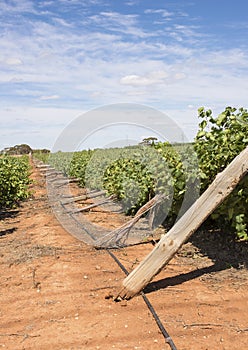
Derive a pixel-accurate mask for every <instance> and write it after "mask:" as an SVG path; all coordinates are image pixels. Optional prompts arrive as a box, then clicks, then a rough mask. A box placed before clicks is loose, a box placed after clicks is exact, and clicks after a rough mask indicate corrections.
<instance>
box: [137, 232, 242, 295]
mask: <svg viewBox="0 0 248 350" xmlns="http://www.w3.org/2000/svg"><path fill="white" fill-rule="evenodd" d="M188 243H190V244H189V245H188V246H187V248H186V247H182V248H181V250H180V251H179V252H178V256H179V257H180V256H183V257H187V256H188V257H192V256H193V255H194V254H199V255H201V256H206V257H208V258H209V259H211V260H212V262H213V263H212V264H211V265H210V266H206V267H201V268H197V266H196V269H195V270H194V271H191V272H187V273H182V274H180V275H177V276H173V277H168V278H165V279H162V280H159V281H156V282H152V283H150V284H149V285H148V286H147V287H146V288H145V290H144V292H145V293H151V292H154V291H157V290H159V289H164V288H166V287H168V286H176V285H180V284H182V283H184V282H187V281H190V280H193V279H195V278H199V277H201V276H204V275H207V274H211V273H214V272H220V271H223V270H228V269H230V268H235V269H243V268H244V269H247V268H248V242H236V241H235V240H234V239H233V236H230V235H228V234H226V233H225V232H223V231H222V232H221V231H220V230H216V229H209V228H208V229H206V227H204V226H203V227H202V228H201V229H200V230H198V231H197V232H196V233H195V234H194V235H193V236H192V237H191V238H190V240H189V242H188ZM246 271H247V270H246Z"/></svg>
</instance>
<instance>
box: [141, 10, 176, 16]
mask: <svg viewBox="0 0 248 350" xmlns="http://www.w3.org/2000/svg"><path fill="white" fill-rule="evenodd" d="M144 13H146V14H150V13H151V14H160V15H161V16H162V17H171V16H173V15H174V13H173V12H170V11H167V10H166V9H157V10H154V9H146V10H145V11H144Z"/></svg>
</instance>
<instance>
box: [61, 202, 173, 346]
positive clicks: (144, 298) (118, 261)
mask: <svg viewBox="0 0 248 350" xmlns="http://www.w3.org/2000/svg"><path fill="white" fill-rule="evenodd" d="M60 204H61V206H62V207H63V209H65V206H64V205H63V203H62V202H61V201H60ZM69 215H70V217H71V218H72V219H74V221H76V222H77V224H78V225H80V226H81V227H82V228H83V229H84V231H85V232H86V233H87V234H88V235H89V236H90V237H91V238H92V239H93V240H95V239H96V238H95V237H94V236H93V235H92V234H91V233H90V232H88V230H86V229H85V227H84V226H83V225H82V224H81V222H80V221H78V220H77V219H76V218H75V217H74V216H73V213H69ZM106 250H107V252H108V253H109V255H110V256H111V257H112V259H113V260H114V261H115V262H116V263H117V265H118V266H119V267H120V268H121V270H122V271H123V272H124V273H125V275H126V276H128V275H129V272H128V271H127V269H126V268H125V266H124V265H123V264H122V263H121V262H120V260H119V259H118V258H117V257H116V256H115V255H114V253H113V252H112V251H111V250H110V249H108V248H107V249H106ZM141 296H142V298H143V300H144V302H145V303H146V306H147V307H148V309H149V311H150V312H151V314H152V316H153V318H154V320H155V322H156V324H157V326H158V328H159V329H160V331H161V333H162V334H163V337H164V339H165V341H166V343H168V344H169V345H170V348H171V350H177V348H176V346H175V344H174V342H173V340H172V338H171V337H170V335H169V333H168V332H167V331H166V329H165V327H164V326H163V324H162V322H161V320H160V318H159V317H158V314H157V313H156V311H155V309H154V307H153V306H152V304H151V303H150V301H149V299H148V298H147V296H146V295H145V293H144V292H143V291H142V292H141Z"/></svg>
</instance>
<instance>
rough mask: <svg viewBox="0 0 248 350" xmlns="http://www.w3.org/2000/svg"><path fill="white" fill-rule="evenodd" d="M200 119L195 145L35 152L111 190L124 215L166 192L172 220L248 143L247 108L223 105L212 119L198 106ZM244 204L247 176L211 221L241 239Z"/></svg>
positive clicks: (247, 211) (247, 216) (247, 209)
mask: <svg viewBox="0 0 248 350" xmlns="http://www.w3.org/2000/svg"><path fill="white" fill-rule="evenodd" d="M199 118H200V119H201V121H200V124H199V131H198V133H197V136H196V138H195V142H194V143H193V144H185V145H177V144H175V145H170V144H169V143H167V142H165V143H162V142H158V143H154V142H153V143H151V144H150V145H148V146H144V145H138V146H132V147H126V148H114V149H103V150H102V149H97V150H93V151H92V150H89V151H81V152H74V153H63V152H58V153H53V154H50V155H48V154H45V155H44V154H39V155H37V157H38V158H39V159H40V160H42V161H44V162H49V163H50V164H52V165H53V166H54V167H55V168H56V169H58V170H60V171H62V172H63V174H64V175H66V176H71V177H76V178H78V179H79V180H80V186H82V187H87V188H89V189H99V190H106V191H107V193H108V194H109V195H114V196H115V197H116V198H117V199H118V200H119V201H121V203H122V205H123V208H124V211H125V212H126V214H131V215H133V214H135V213H136V212H137V210H139V208H140V207H141V206H142V205H144V204H145V203H146V202H147V201H148V200H150V199H151V198H152V197H154V195H155V194H157V193H162V194H164V196H165V198H166V200H165V202H164V203H163V206H162V207H161V208H160V211H161V213H164V215H162V217H163V216H164V217H165V216H166V223H167V224H169V225H171V224H173V222H174V221H175V219H176V218H177V217H178V215H181V214H183V212H185V211H186V210H187V209H188V207H189V206H190V205H191V204H192V202H193V201H194V200H195V199H196V198H197V196H198V195H199V194H201V193H202V192H203V191H204V190H205V189H206V188H207V187H208V186H209V185H210V183H211V182H212V181H213V179H214V178H215V176H216V175H217V174H218V173H219V172H220V171H222V170H223V169H224V168H225V167H226V166H227V165H228V164H229V163H230V162H231V161H232V160H233V159H234V158H235V156H237V155H238V154H239V153H240V152H241V151H242V150H243V149H244V148H245V147H246V145H248V113H247V111H246V110H245V109H240V110H236V109H234V108H231V107H227V108H226V109H225V111H224V112H223V113H221V114H220V115H219V116H218V117H216V118H214V117H213V116H212V112H211V110H204V109H203V108H200V109H199ZM182 204H183V208H182ZM247 204H248V177H247V176H246V177H245V178H244V179H243V180H242V181H241V183H240V184H239V185H238V187H237V188H236V189H235V190H234V192H233V193H232V194H231V195H230V196H229V197H228V198H227V199H226V200H225V202H224V203H223V204H222V205H221V206H220V207H219V208H218V209H217V210H216V211H215V212H214V213H213V214H212V215H211V219H210V220H212V222H215V223H216V224H217V225H219V226H220V227H222V228H228V231H231V232H234V233H235V234H236V236H237V238H238V239H239V240H248V235H247V224H248V205H247ZM167 208H169V211H168V209H167ZM167 211H168V213H167ZM158 216H159V214H158ZM230 228H231V229H230Z"/></svg>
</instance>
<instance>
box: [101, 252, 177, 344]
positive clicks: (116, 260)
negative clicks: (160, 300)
mask: <svg viewBox="0 0 248 350" xmlns="http://www.w3.org/2000/svg"><path fill="white" fill-rule="evenodd" d="M107 252H108V253H109V255H110V256H111V257H112V258H113V259H114V261H115V262H116V263H117V264H118V265H119V267H120V268H121V270H122V271H123V272H124V273H125V275H126V276H128V275H129V272H128V271H127V269H126V268H125V266H124V265H123V264H122V263H121V262H120V260H119V259H118V258H117V257H116V256H115V255H114V253H113V252H112V251H110V250H109V249H107ZM141 296H142V298H143V300H144V302H145V303H146V306H147V307H148V309H149V311H150V312H151V314H152V316H153V318H154V320H155V322H156V324H157V326H158V328H159V329H160V331H161V333H162V334H163V337H164V338H165V341H166V343H168V344H169V345H170V347H171V350H177V348H176V346H175V344H174V342H173V340H172V338H171V337H170V335H169V333H168V332H167V331H166V329H165V327H164V325H163V324H162V322H161V320H160V318H159V316H158V314H157V313H156V311H155V309H154V307H153V306H152V304H151V302H150V300H149V299H148V298H147V296H146V295H145V293H144V292H143V291H142V292H141Z"/></svg>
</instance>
